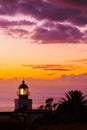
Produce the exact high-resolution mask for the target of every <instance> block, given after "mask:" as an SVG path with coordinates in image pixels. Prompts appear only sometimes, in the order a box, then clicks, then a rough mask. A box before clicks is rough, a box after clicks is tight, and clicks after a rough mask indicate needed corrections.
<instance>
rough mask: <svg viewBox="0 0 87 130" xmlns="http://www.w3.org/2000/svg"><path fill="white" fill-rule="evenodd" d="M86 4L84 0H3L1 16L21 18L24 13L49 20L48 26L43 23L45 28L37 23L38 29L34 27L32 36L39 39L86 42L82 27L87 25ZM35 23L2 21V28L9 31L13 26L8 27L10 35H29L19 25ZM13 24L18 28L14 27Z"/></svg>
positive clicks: (0, 3) (44, 40)
mask: <svg viewBox="0 0 87 130" xmlns="http://www.w3.org/2000/svg"><path fill="white" fill-rule="evenodd" d="M86 7H87V2H86V1H85V0H83V1H82V0H47V1H44V0H1V1H0V15H1V16H2V15H3V16H7V15H8V16H13V17H18V15H19V14H21V15H23V16H24V15H25V16H27V17H28V16H29V17H32V18H34V19H36V20H37V22H38V23H39V21H40V22H41V21H48V25H47V23H46V24H44V25H43V26H44V27H43V26H39V27H38V26H37V25H36V28H35V30H32V37H31V38H33V40H35V41H37V42H39V41H41V42H42V43H48V42H49V43H53V42H54V43H67V42H68V43H77V42H79V43H80V42H85V43H86V42H87V38H86V37H87V33H86V32H85V31H84V32H82V31H80V29H79V28H80V27H85V26H86V25H87V9H86ZM59 23H60V24H59ZM66 23H68V25H67V24H66ZM33 24H34V23H33V22H30V21H27V20H25V19H24V20H21V21H9V20H8V21H6V20H0V27H1V28H5V29H6V30H7V27H8V26H9V27H10V29H9V30H7V32H8V34H10V35H11V34H12V35H13V33H14V35H16V33H17V34H20V36H24V35H25V34H26V35H27V34H28V32H29V31H28V30H26V29H25V34H24V28H23V27H21V30H20V28H19V26H22V25H27V26H29V25H33ZM14 26H17V28H16V29H14V28H13V27H14ZM12 30H14V31H12ZM18 30H20V31H18ZM26 31H27V32H26ZM19 32H20V33H19ZM23 34H24V35H23ZM28 36H29V35H27V37H28ZM30 36H31V35H30ZM30 36H29V38H30ZM24 37H25V36H24Z"/></svg>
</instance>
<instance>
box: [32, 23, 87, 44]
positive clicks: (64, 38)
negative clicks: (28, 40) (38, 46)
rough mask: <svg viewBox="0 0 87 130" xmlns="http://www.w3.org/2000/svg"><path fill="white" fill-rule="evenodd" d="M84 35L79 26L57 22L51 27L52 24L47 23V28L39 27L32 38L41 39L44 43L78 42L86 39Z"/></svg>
mask: <svg viewBox="0 0 87 130" xmlns="http://www.w3.org/2000/svg"><path fill="white" fill-rule="evenodd" d="M48 28H49V29H48ZM84 35H85V34H84V33H82V32H80V30H79V29H78V28H76V27H72V26H70V25H62V24H56V25H54V26H52V27H50V24H49V25H47V24H46V26H45V28H44V27H40V28H37V29H36V30H35V33H34V35H33V36H32V38H33V39H35V40H37V41H38V40H40V41H42V43H46V42H49V43H53V42H56V43H61V42H64V43H67V42H69V43H76V42H81V41H84V38H83V37H84Z"/></svg>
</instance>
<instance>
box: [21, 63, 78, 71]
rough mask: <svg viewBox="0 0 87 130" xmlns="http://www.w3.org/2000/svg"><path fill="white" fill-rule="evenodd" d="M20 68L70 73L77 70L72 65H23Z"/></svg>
mask: <svg viewBox="0 0 87 130" xmlns="http://www.w3.org/2000/svg"><path fill="white" fill-rule="evenodd" d="M22 67H30V68H32V69H41V70H46V71H72V70H74V69H77V66H73V65H53V64H48V65H25V64H23V65H22Z"/></svg>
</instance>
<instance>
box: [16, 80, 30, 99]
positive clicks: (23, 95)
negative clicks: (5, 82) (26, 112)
mask: <svg viewBox="0 0 87 130" xmlns="http://www.w3.org/2000/svg"><path fill="white" fill-rule="evenodd" d="M28 95H29V91H28V86H27V85H26V84H25V81H24V80H23V81H22V84H21V85H20V86H19V88H18V96H19V99H28Z"/></svg>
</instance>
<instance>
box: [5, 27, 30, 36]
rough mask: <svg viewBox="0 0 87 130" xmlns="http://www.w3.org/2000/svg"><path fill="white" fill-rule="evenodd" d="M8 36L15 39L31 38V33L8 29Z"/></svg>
mask: <svg viewBox="0 0 87 130" xmlns="http://www.w3.org/2000/svg"><path fill="white" fill-rule="evenodd" d="M6 34H7V35H9V36H12V37H13V38H29V32H28V31H27V30H24V29H8V30H6Z"/></svg>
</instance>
